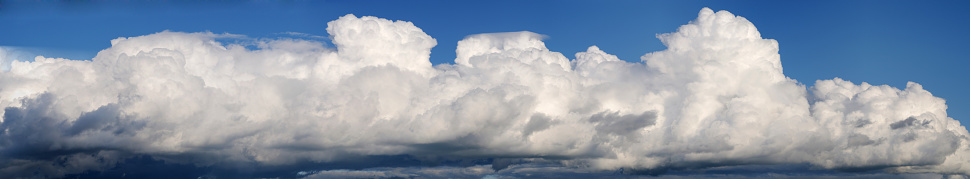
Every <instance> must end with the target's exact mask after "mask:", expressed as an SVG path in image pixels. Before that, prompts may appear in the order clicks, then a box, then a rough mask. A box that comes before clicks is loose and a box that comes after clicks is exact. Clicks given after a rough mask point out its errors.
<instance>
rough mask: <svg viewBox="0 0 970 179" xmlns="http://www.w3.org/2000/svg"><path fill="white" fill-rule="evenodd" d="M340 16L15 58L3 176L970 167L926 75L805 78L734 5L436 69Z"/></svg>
mask: <svg viewBox="0 0 970 179" xmlns="http://www.w3.org/2000/svg"><path fill="white" fill-rule="evenodd" d="M327 25H328V26H327V28H326V30H327V32H328V33H329V34H330V36H331V39H332V41H333V45H335V48H327V47H325V45H323V43H320V42H317V41H312V40H299V39H273V40H266V39H262V40H258V41H257V42H255V44H257V45H255V48H254V47H253V46H252V44H234V43H226V42H225V41H219V39H225V38H242V37H241V36H239V35H231V34H213V33H183V32H169V31H165V32H159V33H156V34H151V35H145V36H138V37H128V38H118V39H114V40H111V44H112V46H111V47H110V48H108V49H105V50H103V51H101V52H99V53H98V55H97V56H96V57H95V58H94V59H92V60H85V61H81V60H70V59H60V58H43V57H40V58H36V59H34V60H33V61H12V62H10V65H9V67H10V68H9V70H8V71H4V72H0V84H2V86H3V87H2V88H0V106H2V107H4V110H3V111H2V112H0V114H2V116H3V120H2V123H0V130H2V133H0V144H2V145H0V176H2V177H3V178H9V177H14V178H16V177H63V176H66V175H72V174H80V173H84V172H86V171H111V169H113V168H118V167H119V166H124V165H127V164H128V163H135V162H137V161H139V160H142V159H145V160H150V161H161V162H164V163H168V164H172V165H180V166H190V167H198V168H218V169H219V170H228V171H234V170H233V169H238V170H239V171H242V170H246V169H252V168H261V169H265V170H266V172H267V173H273V172H277V173H283V174H282V175H283V176H286V177H309V178H328V177H412V176H432V177H467V176H476V177H497V178H501V177H506V176H508V177H514V176H520V177H521V176H533V174H535V176H548V177H556V176H581V175H587V174H590V175H592V174H595V173H597V172H599V173H618V174H624V175H626V174H651V175H659V174H664V173H666V172H670V171H683V170H707V169H711V168H714V169H712V170H716V169H717V168H718V167H736V166H748V165H768V166H771V165H779V166H791V165H802V164H807V165H810V166H812V167H817V168H822V169H831V170H838V171H879V172H889V173H935V174H943V175H950V174H961V175H968V174H970V172H968V171H970V163H968V162H970V147H968V139H970V138H968V136H970V134H968V133H967V130H966V128H965V127H964V126H961V125H960V124H959V122H957V121H956V120H954V119H952V118H949V117H947V114H946V104H945V101H944V100H943V99H941V98H938V97H934V96H933V95H932V94H930V92H928V91H926V90H924V89H923V88H922V86H920V85H919V84H917V83H913V82H910V83H908V84H907V86H906V88H905V89H897V88H893V87H890V86H885V85H883V86H873V85H870V84H867V83H861V84H857V83H852V82H849V81H845V80H842V79H838V78H836V79H832V80H820V81H817V82H815V85H814V86H810V87H806V86H804V85H802V84H801V83H799V82H797V81H795V80H793V79H791V78H788V77H786V76H785V75H784V74H783V70H782V64H781V58H780V55H779V54H778V47H779V44H778V42H777V41H775V40H772V39H764V38H762V37H761V34H760V32H759V31H758V30H757V28H755V26H754V25H753V24H752V23H751V22H749V21H748V20H747V19H745V18H743V17H738V16H735V15H733V14H731V13H729V12H727V11H720V12H714V11H713V10H711V9H707V8H704V9H702V10H701V11H700V12H699V13H698V17H697V19H695V20H693V21H690V22H689V23H688V24H687V25H683V26H681V27H680V28H678V29H677V30H676V31H675V32H672V33H667V34H661V35H658V38H659V39H660V40H661V41H662V42H663V43H664V44H665V45H666V46H667V47H668V49H666V50H663V51H658V52H652V53H647V54H646V55H644V56H642V57H641V60H642V62H640V63H631V62H627V61H623V60H620V59H618V58H617V57H616V56H614V55H611V54H608V53H606V52H604V50H601V49H600V48H598V47H596V46H591V47H589V49H588V50H587V51H586V52H580V53H577V54H575V58H574V59H570V58H568V57H566V56H565V55H563V54H561V53H559V52H554V51H550V50H549V49H547V48H546V46H545V43H544V42H543V41H542V39H543V38H544V36H543V35H540V34H537V33H533V32H505V33H489V34H477V35H471V36H468V37H466V38H465V39H464V40H462V41H460V42H458V47H457V50H456V53H457V58H456V59H455V62H454V64H441V65H437V66H433V65H432V64H431V63H430V62H429V58H430V50H431V48H432V47H434V46H435V45H437V41H436V40H435V39H434V38H432V37H431V36H429V35H427V34H425V33H424V32H423V31H422V29H420V28H418V27H416V26H415V25H414V24H412V23H410V22H406V21H392V20H387V19H381V18H378V17H370V16H364V17H357V16H354V15H346V16H343V17H340V18H339V19H337V20H334V21H331V22H329V23H327ZM606 50H608V49H606ZM0 52H3V51H0ZM0 57H2V56H0ZM146 158H147V159H146ZM266 168H270V169H266ZM364 168H371V170H358V169H364ZM591 173H592V174H591ZM526 174H529V175H526ZM566 174H572V175H566ZM254 175H255V174H254ZM262 175H263V174H259V176H262Z"/></svg>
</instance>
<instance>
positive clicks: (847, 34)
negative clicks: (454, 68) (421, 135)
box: [0, 1, 970, 125]
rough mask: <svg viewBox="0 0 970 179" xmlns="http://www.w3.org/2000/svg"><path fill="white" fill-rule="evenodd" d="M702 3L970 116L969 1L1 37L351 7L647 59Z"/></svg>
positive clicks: (444, 10) (437, 27) (267, 30)
mask: <svg viewBox="0 0 970 179" xmlns="http://www.w3.org/2000/svg"><path fill="white" fill-rule="evenodd" d="M703 7H710V8H711V9H714V10H715V11H718V10H728V11H730V12H732V13H734V14H736V15H739V16H742V17H745V18H747V19H748V20H750V21H751V22H753V23H754V24H755V26H756V27H758V30H759V31H760V32H761V34H762V36H763V37H765V38H771V39H776V40H778V42H779V44H780V46H781V52H780V53H781V55H782V65H783V66H784V68H785V74H786V75H787V76H789V77H791V78H794V79H796V80H798V81H800V82H802V83H804V84H806V85H809V86H811V85H812V84H813V83H814V82H815V80H818V79H831V78H834V77H839V78H842V79H846V80H849V81H852V82H855V83H861V82H869V83H870V84H873V85H882V84H888V85H890V86H894V87H897V88H905V85H906V82H907V81H914V82H918V83H920V84H922V85H923V87H924V88H925V89H927V90H929V91H930V92H932V93H933V94H934V95H936V96H939V97H942V98H944V99H946V100H947V105H948V106H949V109H948V110H947V112H948V113H949V116H950V117H952V118H954V119H957V120H960V121H961V123H962V124H963V125H967V124H970V112H968V110H970V95H967V93H968V92H967V89H970V84H968V82H970V80H968V78H970V71H968V70H967V68H968V67H970V33H968V32H970V13H967V12H966V9H967V7H970V1H932V2H922V1H920V2H914V1H848V2H842V1H806V2H792V1H782V2H775V1H740V2H739V1H676V2H657V1H605V2H601V1H457V2H452V1H420V2H412V1H284V2H235V1H216V2H189V1H174V2H171V1H155V2H110V3H106V2H71V1H66V2H56V3H43V2H42V3H36V2H26V3H25V2H12V1H0V46H7V47H17V48H22V49H28V50H27V51H29V53H31V54H34V55H44V56H48V57H63V58H70V59H77V60H84V59H91V58H92V57H94V56H95V55H96V54H97V52H98V51H100V50H101V49H105V48H108V47H109V46H110V42H109V41H110V40H111V39H115V38H118V37H131V36H141V35H147V34H152V33H156V32H160V31H163V30H171V31H182V32H201V31H211V32H214V33H232V34H241V35H246V36H249V37H255V38H275V37H277V36H279V33H282V32H300V33H307V34H312V35H319V36H327V34H326V30H325V28H326V23H327V22H328V21H331V20H335V19H337V18H338V17H340V16H343V15H345V14H355V15H357V16H377V17H381V18H387V19H392V20H405V21H411V22H413V23H414V24H415V25H416V26H418V27H419V28H421V29H423V30H424V31H425V32H426V33H428V34H429V35H431V36H432V37H434V38H435V39H437V41H438V46H436V47H435V48H434V49H432V54H431V61H432V63H433V64H441V63H452V62H453V60H454V58H455V46H456V43H457V42H458V41H459V40H461V39H462V38H463V37H465V36H467V35H472V34H478V33H489V32H509V31H532V32H536V33H540V34H545V35H548V37H549V38H548V39H546V40H545V42H546V45H547V47H548V48H549V49H550V50H553V51H558V52H562V53H563V54H564V55H566V57H569V58H574V56H573V54H575V53H576V52H582V51H585V50H586V48H587V47H589V46H591V45H596V46H599V47H600V48H601V49H603V50H604V51H606V52H607V53H611V54H615V55H617V56H619V57H620V58H621V59H623V60H626V61H633V62H639V61H640V56H642V55H643V54H646V53H649V52H653V51H659V50H663V49H664V48H665V47H664V46H663V44H661V42H660V41H659V40H657V39H656V38H655V36H656V34H661V33H668V32H673V31H675V30H676V29H677V27H679V26H680V25H683V24H686V23H687V22H688V21H690V20H693V19H694V18H696V15H697V12H698V11H699V10H700V9H701V8H703Z"/></svg>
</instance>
